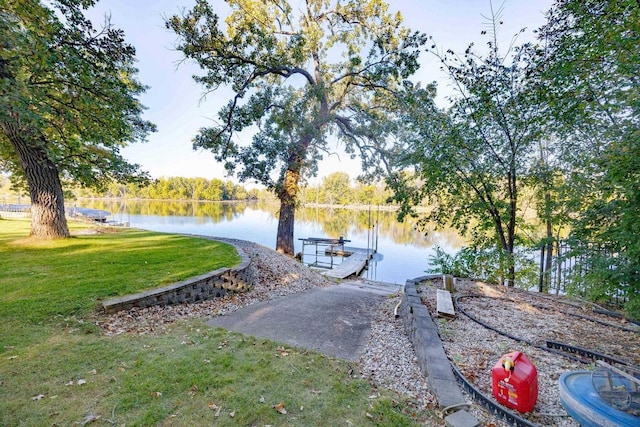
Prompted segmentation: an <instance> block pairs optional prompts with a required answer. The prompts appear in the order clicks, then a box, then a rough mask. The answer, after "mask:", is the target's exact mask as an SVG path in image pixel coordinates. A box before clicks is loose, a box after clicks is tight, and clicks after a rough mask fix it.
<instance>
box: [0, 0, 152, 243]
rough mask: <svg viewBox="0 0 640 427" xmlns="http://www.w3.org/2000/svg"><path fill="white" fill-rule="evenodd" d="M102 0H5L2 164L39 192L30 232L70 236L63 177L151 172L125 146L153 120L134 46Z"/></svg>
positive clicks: (89, 179) (96, 181)
mask: <svg viewBox="0 0 640 427" xmlns="http://www.w3.org/2000/svg"><path fill="white" fill-rule="evenodd" d="M94 3H95V1H94V0H80V1H78V0H76V1H74V0H55V1H51V2H48V3H47V5H49V6H50V7H47V6H46V5H44V4H42V3H41V2H40V1H37V0H26V1H25V0H2V1H0V34H1V37H0V168H2V169H4V170H7V171H9V172H11V177H12V180H13V181H14V183H15V184H17V185H20V184H23V185H26V186H27V187H28V190H29V195H30V197H31V218H32V219H31V235H32V236H35V237H39V238H60V237H68V236H69V230H68V227H67V222H66V219H65V210H64V195H63V190H62V183H63V182H64V181H65V180H71V181H74V182H75V183H79V184H81V185H85V186H100V185H102V184H104V183H106V182H108V181H110V180H112V179H115V180H118V181H136V180H144V179H145V178H146V174H145V173H142V172H140V170H139V167H138V165H132V164H129V163H128V162H127V161H126V160H125V159H124V158H122V156H121V155H120V154H119V151H120V148H121V147H124V146H125V145H126V144H127V143H129V142H133V141H136V140H143V139H144V138H145V136H146V135H147V134H148V132H150V131H153V130H154V126H153V125H152V124H151V123H149V122H147V121H145V120H143V119H142V118H141V115H142V112H143V109H144V107H143V106H142V105H141V104H140V102H139V101H138V99H137V96H138V95H139V94H140V93H142V92H143V91H144V90H145V87H144V86H143V85H141V84H140V83H139V82H138V81H137V80H136V78H135V75H136V72H137V70H136V69H135V68H134V66H133V62H134V60H135V49H134V48H133V47H132V46H131V45H129V44H127V43H126V42H125V40H124V34H123V32H122V31H120V30H117V29H114V28H113V27H112V26H111V25H110V23H109V22H108V20H107V21H106V22H105V24H104V26H103V27H102V28H100V29H96V28H94V26H93V25H92V23H91V21H89V20H88V19H86V18H85V16H84V11H85V10H86V9H87V8H88V7H90V6H92V5H93V4H94Z"/></svg>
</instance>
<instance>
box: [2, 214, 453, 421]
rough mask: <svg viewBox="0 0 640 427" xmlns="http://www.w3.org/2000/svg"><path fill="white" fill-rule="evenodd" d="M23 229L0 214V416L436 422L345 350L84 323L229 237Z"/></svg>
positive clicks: (216, 251)
mask: <svg viewBox="0 0 640 427" xmlns="http://www.w3.org/2000/svg"><path fill="white" fill-rule="evenodd" d="M28 229H29V223H28V221H24V220H0V334H1V335H0V341H1V347H0V425H25V426H41V425H76V424H79V425H84V424H88V423H91V422H95V424H96V425H102V424H111V425H128V426H131V425H139V426H146V425H167V426H169V425H175V426H192V425H225V426H226V425H231V426H234V425H238V426H253V425H256V426H264V425H274V426H310V425H313V426H336V425H353V426H367V425H379V426H410V425H417V424H419V423H426V424H428V425H437V424H441V422H440V421H439V420H438V419H437V418H428V417H429V414H427V413H425V412H422V411H420V410H416V409H415V407H414V405H412V404H411V403H410V402H407V401H404V400H402V399H401V398H399V397H397V396H394V395H392V394H391V393H389V392H382V393H381V394H378V393H377V391H376V390H374V389H373V387H372V386H371V385H370V384H369V383H368V382H367V381H366V380H365V379H364V378H363V376H362V375H359V374H358V373H357V367H356V366H354V365H352V364H350V363H348V362H346V361H343V360H339V359H333V358H329V357H325V356H323V355H320V354H317V353H313V352H307V351H304V350H300V349H294V348H284V347H282V346H281V344H277V343H274V342H271V341H269V340H263V339H258V338H254V337H247V336H243V335H241V334H236V333H230V332H227V331H225V330H223V329H213V328H210V327H207V326H206V325H205V324H204V321H203V320H190V321H184V322H179V323H176V324H174V325H173V326H172V327H170V328H169V329H168V331H166V332H163V333H160V334H157V335H144V336H132V335H120V336H115V337H107V336H103V335H101V334H100V333H99V331H98V330H97V328H96V327H95V326H94V325H93V324H92V323H91V321H90V319H91V318H92V316H95V311H94V310H95V307H96V304H97V303H98V302H99V300H100V299H103V298H108V297H110V296H113V295H120V294H125V293H130V292H136V291H140V290H142V289H145V288H149V287H154V286H158V285H161V284H164V283H167V282H170V281H175V280H180V279H184V278H186V277H188V276H191V275H196V274H201V273H203V272H205V271H209V270H213V269H216V268H219V267H221V266H229V265H233V264H235V263H237V262H238V258H237V256H236V254H235V252H234V251H233V250H232V248H231V247H229V246H228V245H224V244H220V243H217V242H212V241H208V240H204V239H195V238H189V237H181V236H173V235H166V234H159V233H151V232H143V231H136V230H126V231H123V232H118V233H106V234H94V235H83V236H79V237H76V238H73V239H68V240H62V241H53V242H36V241H31V240H29V239H25V238H24V237H23V236H25V235H27V234H28ZM373 397H375V398H373ZM279 404H282V408H284V410H285V411H286V414H283V413H280V412H278V411H277V410H276V409H275V408H274V406H276V405H279ZM425 420H429V421H428V422H427V421H425Z"/></svg>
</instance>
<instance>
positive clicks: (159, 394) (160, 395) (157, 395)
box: [151, 391, 162, 397]
mask: <svg viewBox="0 0 640 427" xmlns="http://www.w3.org/2000/svg"><path fill="white" fill-rule="evenodd" d="M151 395H152V396H155V397H162V392H161V391H154V392H153V393H151Z"/></svg>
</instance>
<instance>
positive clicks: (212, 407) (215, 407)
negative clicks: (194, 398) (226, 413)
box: [207, 402, 218, 409]
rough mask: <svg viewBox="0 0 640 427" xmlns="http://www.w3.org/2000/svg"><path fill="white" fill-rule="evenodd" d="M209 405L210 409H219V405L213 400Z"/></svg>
mask: <svg viewBox="0 0 640 427" xmlns="http://www.w3.org/2000/svg"><path fill="white" fill-rule="evenodd" d="M207 406H208V407H209V409H218V405H216V404H215V403H213V402H209V404H208V405H207Z"/></svg>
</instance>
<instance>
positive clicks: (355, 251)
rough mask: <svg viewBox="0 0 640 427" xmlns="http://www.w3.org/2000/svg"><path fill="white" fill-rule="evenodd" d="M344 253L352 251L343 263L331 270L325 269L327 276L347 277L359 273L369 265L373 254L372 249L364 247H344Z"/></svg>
mask: <svg viewBox="0 0 640 427" xmlns="http://www.w3.org/2000/svg"><path fill="white" fill-rule="evenodd" d="M344 253H345V254H347V253H350V254H351V255H349V256H348V257H346V258H344V260H343V261H342V263H340V264H339V265H337V266H335V267H333V269H331V270H327V271H323V272H322V274H324V275H325V276H327V277H332V278H335V279H346V278H347V277H349V276H351V275H355V276H357V275H359V274H360V273H361V272H362V270H364V268H365V267H366V266H367V263H368V262H369V260H370V259H371V257H372V256H373V251H372V250H367V249H363V248H348V247H345V248H344Z"/></svg>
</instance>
